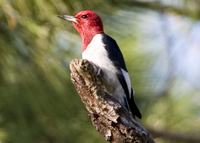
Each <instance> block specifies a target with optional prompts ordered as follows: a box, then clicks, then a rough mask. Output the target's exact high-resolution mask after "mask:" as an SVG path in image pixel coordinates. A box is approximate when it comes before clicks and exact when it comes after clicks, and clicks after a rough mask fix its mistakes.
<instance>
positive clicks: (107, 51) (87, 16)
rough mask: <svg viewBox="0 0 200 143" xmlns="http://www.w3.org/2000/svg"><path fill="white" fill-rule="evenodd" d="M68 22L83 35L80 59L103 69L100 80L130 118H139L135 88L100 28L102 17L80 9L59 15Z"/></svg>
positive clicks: (118, 53)
mask: <svg viewBox="0 0 200 143" xmlns="http://www.w3.org/2000/svg"><path fill="white" fill-rule="evenodd" d="M58 17H60V18H62V19H64V20H68V21H71V22H72V24H73V26H74V28H75V29H76V30H77V31H78V32H79V34H80V36H81V38H82V58H83V59H87V60H89V61H91V62H93V63H94V64H96V65H97V66H99V67H100V68H101V70H102V71H103V77H102V80H103V83H104V85H105V87H106V88H107V91H108V92H109V93H110V94H111V95H113V96H114V97H115V98H116V99H117V100H118V102H119V103H120V104H122V105H123V106H125V107H126V108H127V109H128V110H129V112H130V113H132V115H133V117H134V118H135V116H137V117H138V118H141V113H140V111H139V109H138V108H137V106H136V104H135V102H134V98H133V95H134V91H133V89H132V87H131V81H130V77H129V73H128V70H127V68H126V65H125V62H124V58H123V55H122V53H121V51H120V49H119V47H118V45H117V43H116V41H115V40H114V39H113V38H111V37H110V36H108V35H106V34H105V33H104V30H103V23H102V20H101V18H100V17H99V16H98V15H97V14H96V13H95V12H93V11H89V10H85V11H80V12H79V13H78V14H77V15H76V16H69V15H58Z"/></svg>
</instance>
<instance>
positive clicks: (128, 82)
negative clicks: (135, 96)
mask: <svg viewBox="0 0 200 143" xmlns="http://www.w3.org/2000/svg"><path fill="white" fill-rule="evenodd" d="M121 71H122V74H123V76H124V78H125V81H126V84H127V86H128V91H129V97H130V98H131V80H130V76H129V74H128V72H126V71H125V70H123V69H121Z"/></svg>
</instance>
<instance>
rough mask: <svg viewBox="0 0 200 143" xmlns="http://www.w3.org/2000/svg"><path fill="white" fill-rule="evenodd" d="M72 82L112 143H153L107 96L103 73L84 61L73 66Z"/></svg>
mask: <svg viewBox="0 0 200 143" xmlns="http://www.w3.org/2000/svg"><path fill="white" fill-rule="evenodd" d="M70 70H71V81H72V83H73V84H74V86H75V87H76V90H77V92H78V94H79V95H80V97H81V100H82V102H83V104H84V105H85V107H86V109H87V110H88V112H89V116H90V118H91V121H92V124H93V125H94V127H95V128H96V130H98V131H99V132H101V134H102V135H103V136H104V137H105V139H106V140H107V141H110V142H112V143H154V141H153V139H152V138H151V136H150V134H149V132H148V131H147V130H146V129H145V128H144V127H143V126H142V125H141V124H140V123H139V122H137V121H136V120H135V119H134V118H133V117H132V115H131V114H130V113H129V112H128V111H127V110H126V108H125V107H123V106H121V105H120V104H119V103H118V101H117V100H116V99H115V98H114V97H113V96H111V95H110V94H108V93H107V91H106V88H105V86H104V85H103V82H102V80H101V76H102V75H103V73H102V72H100V73H99V71H101V70H100V69H99V67H97V66H96V65H94V64H93V63H90V62H89V61H87V60H85V59H75V60H73V61H71V63H70Z"/></svg>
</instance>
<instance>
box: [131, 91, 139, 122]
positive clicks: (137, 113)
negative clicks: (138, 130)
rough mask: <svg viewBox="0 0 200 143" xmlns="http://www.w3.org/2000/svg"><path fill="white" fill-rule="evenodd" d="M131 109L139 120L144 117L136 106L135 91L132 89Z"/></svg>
mask: <svg viewBox="0 0 200 143" xmlns="http://www.w3.org/2000/svg"><path fill="white" fill-rule="evenodd" d="M128 104H129V108H130V110H131V113H132V114H133V116H137V117H138V118H140V119H141V118H142V115H141V113H140V111H139V109H138V107H137V106H136V104H135V101H134V97H133V89H131V99H128Z"/></svg>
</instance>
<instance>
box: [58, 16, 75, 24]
mask: <svg viewBox="0 0 200 143" xmlns="http://www.w3.org/2000/svg"><path fill="white" fill-rule="evenodd" d="M57 16H58V17H60V18H62V19H64V20H68V21H72V22H76V23H77V18H75V17H74V16H70V15H57Z"/></svg>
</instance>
